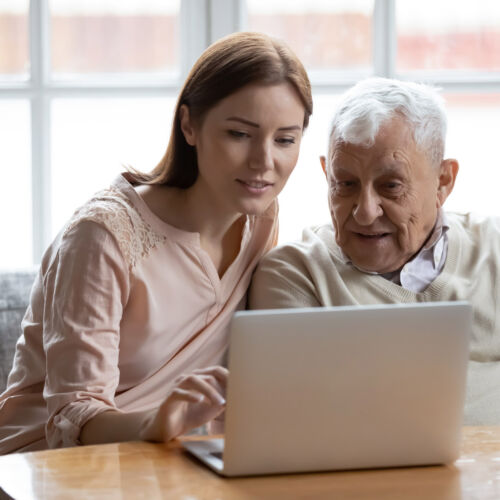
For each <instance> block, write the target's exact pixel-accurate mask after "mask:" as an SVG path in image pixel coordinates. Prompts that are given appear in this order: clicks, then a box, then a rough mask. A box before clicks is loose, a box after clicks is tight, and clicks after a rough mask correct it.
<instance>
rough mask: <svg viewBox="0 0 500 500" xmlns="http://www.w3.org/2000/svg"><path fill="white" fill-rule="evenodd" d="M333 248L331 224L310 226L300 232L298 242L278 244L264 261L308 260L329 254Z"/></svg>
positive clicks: (333, 238)
mask: <svg viewBox="0 0 500 500" xmlns="http://www.w3.org/2000/svg"><path fill="white" fill-rule="evenodd" d="M335 247H336V244H335V234H334V230H333V227H332V225H331V224H323V225H318V226H310V227H307V228H305V229H304V230H303V231H302V238H301V239H300V240H294V241H287V242H284V243H281V244H279V245H278V246H277V247H275V248H273V249H272V250H271V251H270V252H268V253H267V255H266V256H265V257H264V259H267V260H275V261H279V260H286V261H290V260H296V259H300V260H302V259H308V258H310V257H311V256H312V255H313V254H315V253H318V252H330V251H332V250H334V249H335Z"/></svg>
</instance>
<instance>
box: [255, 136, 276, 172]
mask: <svg viewBox="0 0 500 500" xmlns="http://www.w3.org/2000/svg"><path fill="white" fill-rule="evenodd" d="M249 165H250V168H252V169H254V170H271V169H273V168H274V157H273V148H272V145H271V144H269V143H268V141H259V142H257V143H255V144H253V145H252V150H251V153H250V161H249Z"/></svg>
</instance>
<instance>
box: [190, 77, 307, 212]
mask: <svg viewBox="0 0 500 500" xmlns="http://www.w3.org/2000/svg"><path fill="white" fill-rule="evenodd" d="M304 113H305V109H304V105H303V104H302V101H301V100H300V98H299V96H298V94H297V92H296V91H295V89H294V87H293V86H292V85H291V84H289V83H281V84H277V85H262V84H250V85H247V86H245V87H243V88H242V89H240V90H238V91H237V92H235V93H234V94H231V95H230V96H228V97H226V98H225V99H223V100H221V101H219V102H218V103H217V104H216V105H215V106H214V107H213V108H211V109H210V110H209V111H208V112H207V113H206V114H205V116H204V118H203V120H202V122H201V124H196V123H192V120H190V117H189V110H188V108H187V107H186V106H183V107H182V108H181V128H182V130H183V133H184V136H185V137H186V141H187V142H188V144H190V145H192V146H195V147H196V153H197V158H198V169H199V175H198V178H197V180H196V182H195V184H194V185H193V187H192V188H191V189H193V192H196V196H197V199H198V200H199V201H202V200H204V201H205V203H208V204H209V205H207V206H210V207H212V208H214V209H218V210H222V211H224V212H227V213H244V214H255V215H258V214H261V213H263V212H264V211H265V210H266V209H267V208H268V207H269V205H270V204H271V202H272V201H273V200H274V198H276V196H277V195H278V194H279V193H280V191H281V190H282V189H283V186H284V185H285V183H286V181H287V179H288V177H289V175H290V174H291V173H292V170H293V169H294V167H295V164H296V163H297V159H298V156H299V147H300V141H301V139H302V132H303V130H302V129H303V122H304ZM200 197H201V198H200Z"/></svg>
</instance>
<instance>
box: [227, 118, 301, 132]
mask: <svg viewBox="0 0 500 500" xmlns="http://www.w3.org/2000/svg"><path fill="white" fill-rule="evenodd" d="M226 121H233V122H240V123H243V124H245V125H248V126H249V127H254V128H260V125H259V124H258V123H255V122H251V121H250V120H247V119H245V118H241V117H239V116H230V117H228V118H226ZM278 130H302V127H301V126H300V125H290V126H288V127H280V128H279V129H278Z"/></svg>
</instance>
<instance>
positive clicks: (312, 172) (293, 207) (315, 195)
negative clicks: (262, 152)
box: [279, 94, 339, 243]
mask: <svg viewBox="0 0 500 500" xmlns="http://www.w3.org/2000/svg"><path fill="white" fill-rule="evenodd" d="M313 98H314V113H313V115H312V116H311V121H310V123H309V127H308V128H307V130H306V132H305V134H304V137H303V139H302V144H301V147H300V157H299V161H298V163H297V166H296V167H295V170H294V171H293V172H292V175H291V176H290V178H289V180H288V182H287V184H286V186H285V188H284V189H283V191H282V192H281V194H280V196H279V202H280V234H279V242H280V243H284V242H286V241H291V240H297V239H300V237H301V234H302V229H303V228H304V227H307V226H312V225H317V224H324V223H326V222H328V221H330V220H331V218H330V212H329V209H328V198H327V184H326V179H325V175H324V174H323V170H322V169H321V164H320V162H319V157H320V156H321V155H325V156H326V154H327V149H328V134H329V131H330V122H331V120H332V116H333V113H334V111H335V108H336V106H337V103H338V99H339V96H338V95H333V94H332V95H321V94H318V95H314V96H313Z"/></svg>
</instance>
